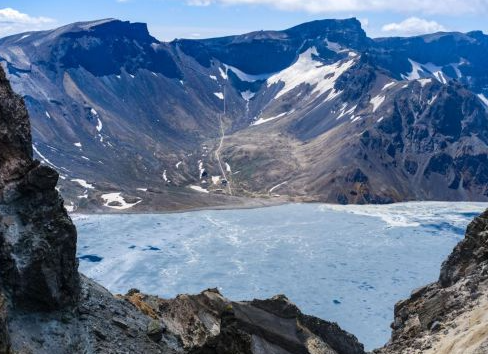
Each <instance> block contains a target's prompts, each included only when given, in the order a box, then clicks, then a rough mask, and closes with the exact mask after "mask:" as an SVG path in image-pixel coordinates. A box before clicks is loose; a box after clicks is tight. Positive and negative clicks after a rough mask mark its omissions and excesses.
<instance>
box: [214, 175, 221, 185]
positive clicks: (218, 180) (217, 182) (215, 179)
mask: <svg viewBox="0 0 488 354" xmlns="http://www.w3.org/2000/svg"><path fill="white" fill-rule="evenodd" d="M219 182H220V176H212V183H213V184H219Z"/></svg>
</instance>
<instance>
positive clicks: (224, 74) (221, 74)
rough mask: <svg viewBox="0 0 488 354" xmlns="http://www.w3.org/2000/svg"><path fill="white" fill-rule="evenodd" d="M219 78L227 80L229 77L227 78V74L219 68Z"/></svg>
mask: <svg viewBox="0 0 488 354" xmlns="http://www.w3.org/2000/svg"><path fill="white" fill-rule="evenodd" d="M219 72H220V76H222V79H224V80H227V79H228V78H229V76H227V73H226V72H225V71H224V70H223V69H222V68H219Z"/></svg>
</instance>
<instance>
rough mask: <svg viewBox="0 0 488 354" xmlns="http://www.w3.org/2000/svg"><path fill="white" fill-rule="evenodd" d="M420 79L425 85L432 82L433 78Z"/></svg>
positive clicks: (423, 85) (421, 83)
mask: <svg viewBox="0 0 488 354" xmlns="http://www.w3.org/2000/svg"><path fill="white" fill-rule="evenodd" d="M418 81H419V82H420V85H421V86H422V87H425V86H427V85H428V84H430V83H431V82H432V79H420V80H418Z"/></svg>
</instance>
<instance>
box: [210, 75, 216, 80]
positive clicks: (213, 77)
mask: <svg viewBox="0 0 488 354" xmlns="http://www.w3.org/2000/svg"><path fill="white" fill-rule="evenodd" d="M209 77H210V78H211V79H212V80H214V81H217V76H215V75H210V76H209Z"/></svg>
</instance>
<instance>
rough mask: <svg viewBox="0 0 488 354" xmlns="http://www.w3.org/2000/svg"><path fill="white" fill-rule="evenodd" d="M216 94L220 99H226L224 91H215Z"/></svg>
mask: <svg viewBox="0 0 488 354" xmlns="http://www.w3.org/2000/svg"><path fill="white" fill-rule="evenodd" d="M214 95H215V96H217V97H218V98H219V99H221V100H223V99H224V94H223V93H222V92H214Z"/></svg>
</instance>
